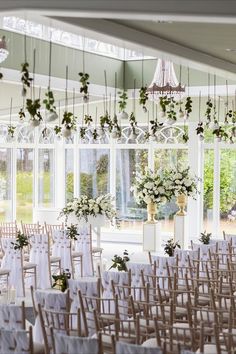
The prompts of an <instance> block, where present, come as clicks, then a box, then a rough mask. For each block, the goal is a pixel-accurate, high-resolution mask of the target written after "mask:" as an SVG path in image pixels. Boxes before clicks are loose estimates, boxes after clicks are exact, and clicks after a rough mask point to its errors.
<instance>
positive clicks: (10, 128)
mask: <svg viewBox="0 0 236 354" xmlns="http://www.w3.org/2000/svg"><path fill="white" fill-rule="evenodd" d="M15 130H16V127H15V126H14V125H11V124H10V125H8V127H7V134H8V135H10V136H11V137H12V138H14V134H15Z"/></svg>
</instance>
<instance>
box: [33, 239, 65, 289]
mask: <svg viewBox="0 0 236 354" xmlns="http://www.w3.org/2000/svg"><path fill="white" fill-rule="evenodd" d="M29 242H30V245H31V249H30V261H34V262H35V263H36V264H37V274H38V276H37V288H39V289H46V288H50V287H51V285H52V284H51V282H52V280H51V266H53V267H54V268H55V269H56V270H57V271H58V270H59V271H61V259H60V257H50V243H49V237H48V235H45V234H34V235H31V236H30V239H29Z"/></svg>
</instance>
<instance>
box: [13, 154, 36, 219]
mask: <svg viewBox="0 0 236 354" xmlns="http://www.w3.org/2000/svg"><path fill="white" fill-rule="evenodd" d="M33 195H34V194H33V149H17V172H16V219H17V220H19V221H20V220H22V221H23V222H28V223H30V222H32V216H33Z"/></svg>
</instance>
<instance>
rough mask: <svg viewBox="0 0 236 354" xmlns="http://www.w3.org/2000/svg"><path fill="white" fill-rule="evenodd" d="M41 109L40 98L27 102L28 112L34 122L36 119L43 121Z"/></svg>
mask: <svg viewBox="0 0 236 354" xmlns="http://www.w3.org/2000/svg"><path fill="white" fill-rule="evenodd" d="M40 107H41V104H40V99H39V98H38V99H36V100H31V99H30V98H28V99H27V100H26V110H27V111H28V112H29V114H30V117H31V119H32V120H34V119H36V120H39V121H41V120H42V119H43V118H42V116H41V113H40Z"/></svg>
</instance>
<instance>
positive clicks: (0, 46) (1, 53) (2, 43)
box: [0, 36, 9, 63]
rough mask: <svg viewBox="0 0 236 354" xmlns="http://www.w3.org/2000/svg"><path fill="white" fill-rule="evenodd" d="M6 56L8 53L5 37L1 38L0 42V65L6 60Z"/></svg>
mask: <svg viewBox="0 0 236 354" xmlns="http://www.w3.org/2000/svg"><path fill="white" fill-rule="evenodd" d="M8 54H9V52H8V50H7V43H6V37H5V36H3V37H2V39H1V40H0V63H2V62H3V61H4V60H6V59H7V57H8Z"/></svg>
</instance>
